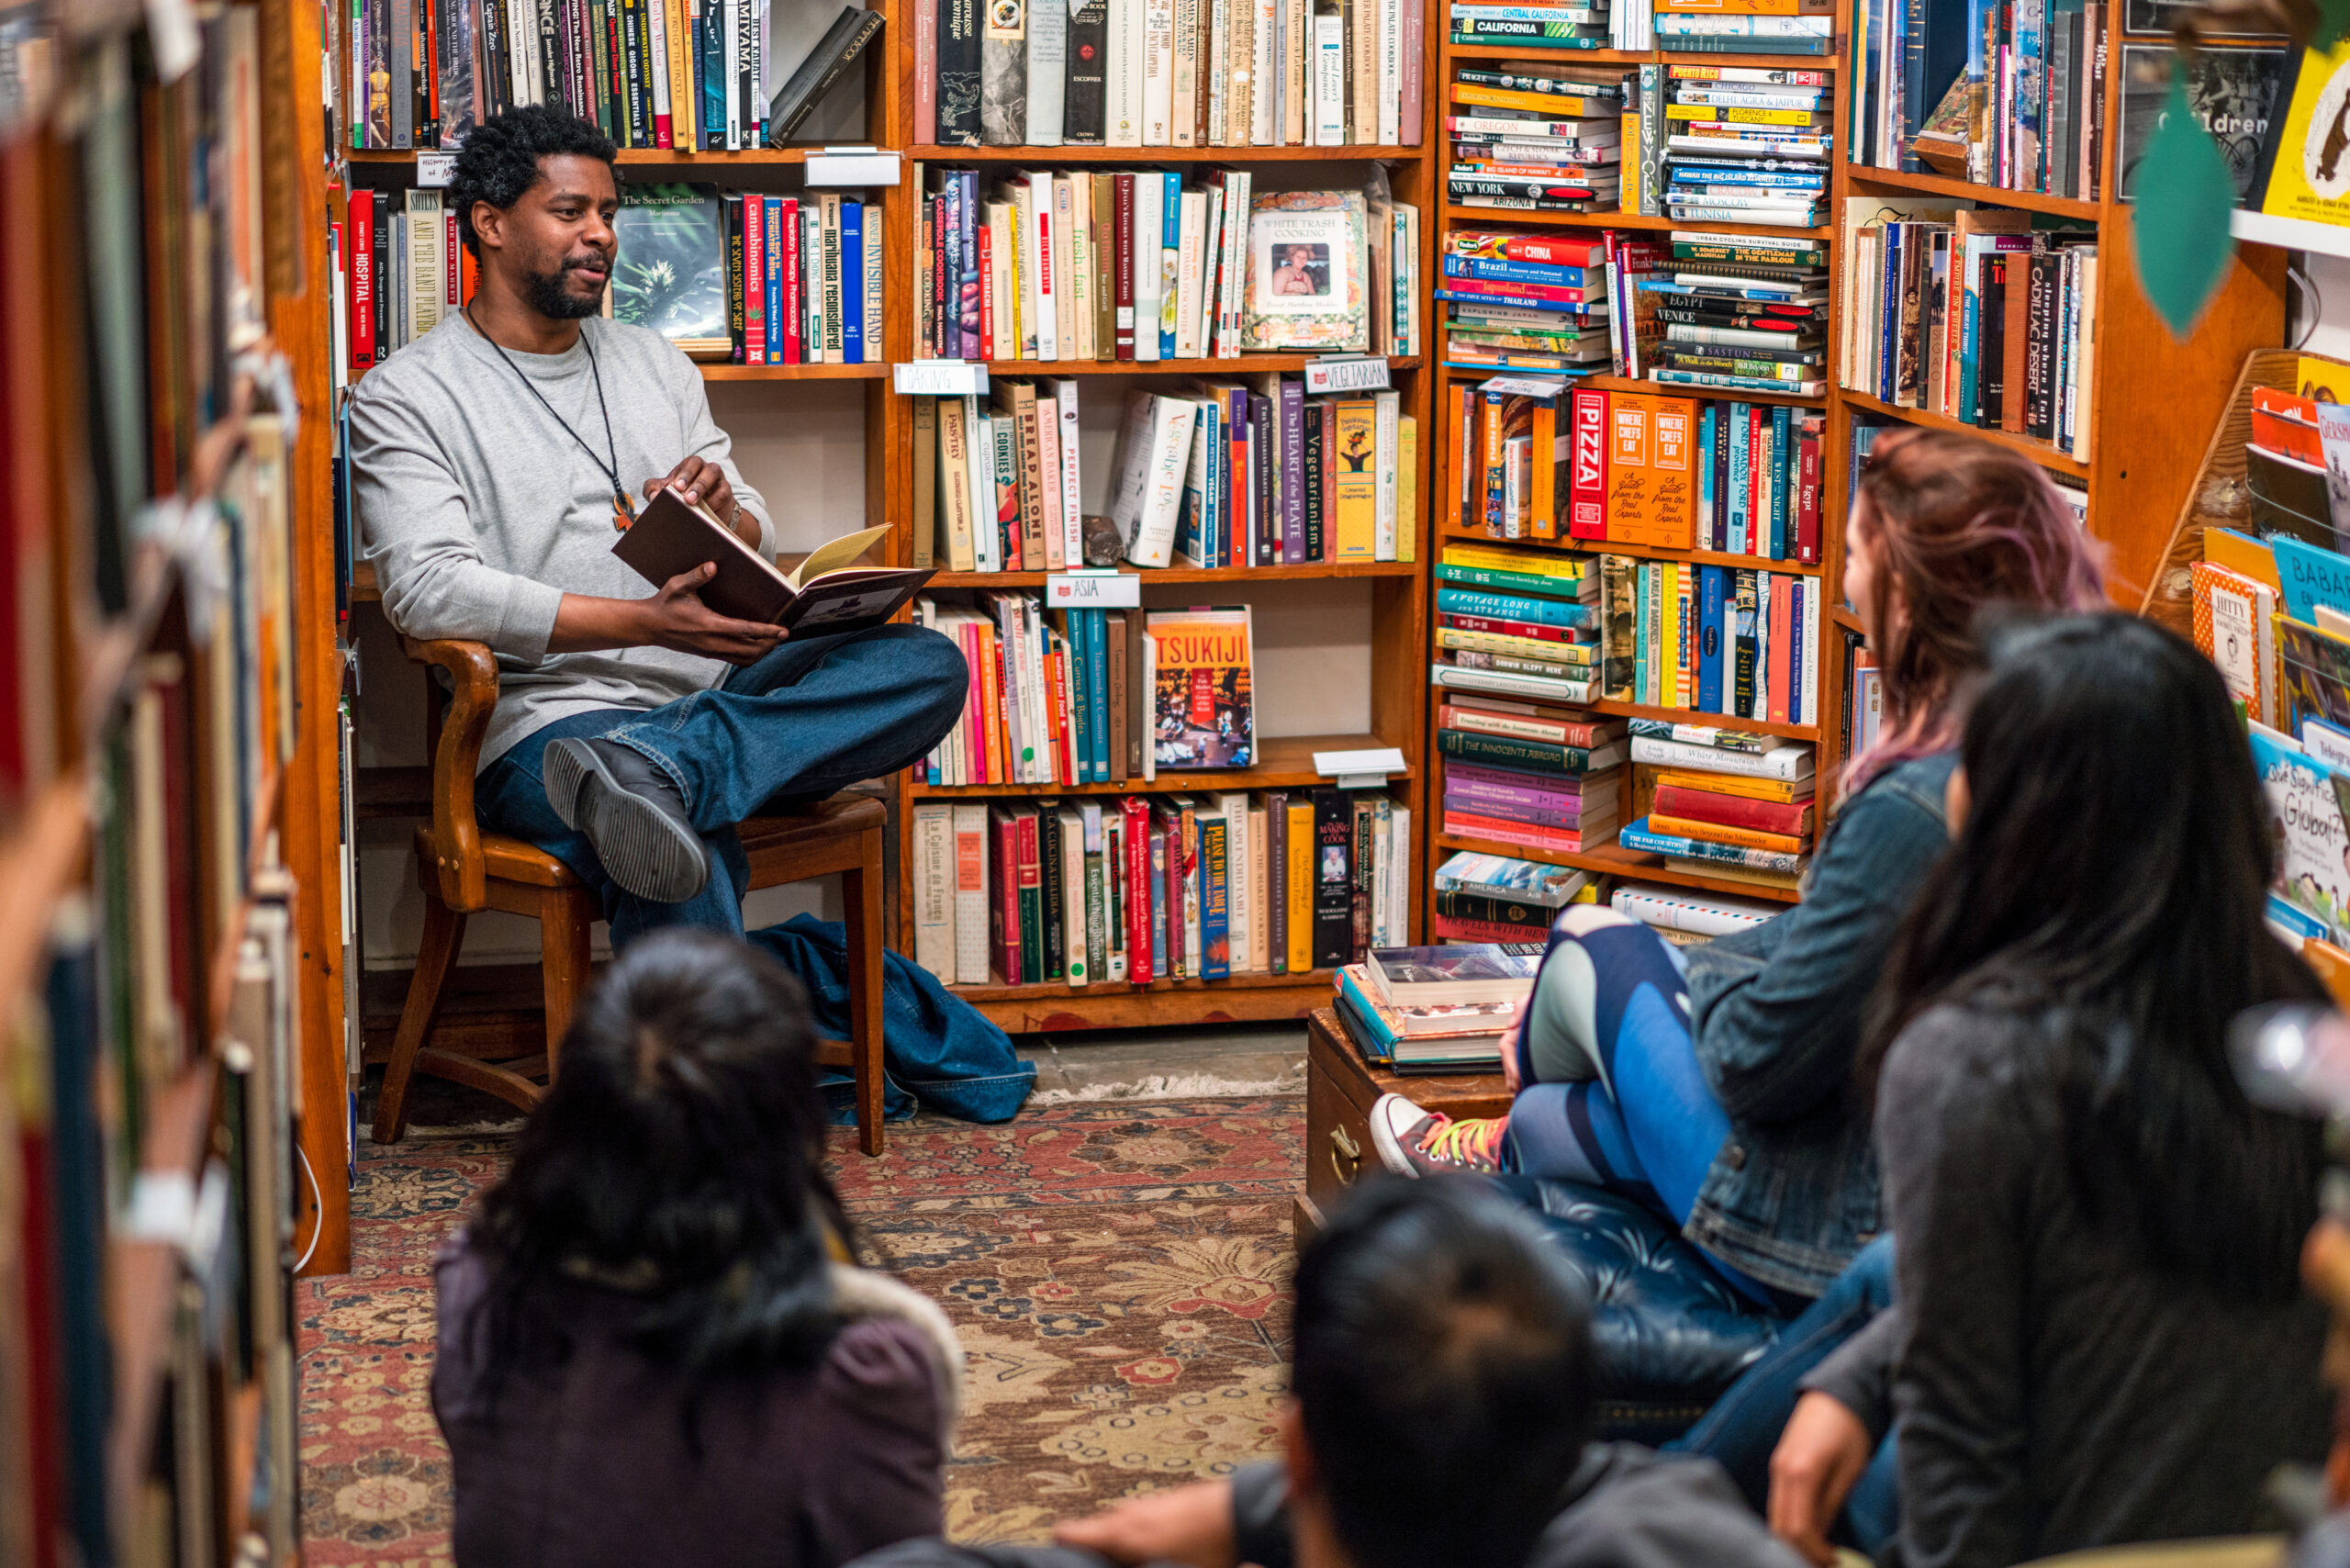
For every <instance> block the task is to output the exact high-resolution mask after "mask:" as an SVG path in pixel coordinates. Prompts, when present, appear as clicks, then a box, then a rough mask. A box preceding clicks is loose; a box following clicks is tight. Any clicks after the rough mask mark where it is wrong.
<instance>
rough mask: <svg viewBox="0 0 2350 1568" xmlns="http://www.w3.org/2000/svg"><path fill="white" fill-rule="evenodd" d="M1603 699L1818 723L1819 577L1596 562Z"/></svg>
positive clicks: (1823, 613) (1823, 616) (1622, 560)
mask: <svg viewBox="0 0 2350 1568" xmlns="http://www.w3.org/2000/svg"><path fill="white" fill-rule="evenodd" d="M1600 561H1601V566H1600V581H1601V588H1600V599H1601V609H1602V612H1603V614H1604V615H1605V617H1606V628H1607V632H1606V640H1605V641H1604V643H1603V644H1602V648H1601V658H1600V694H1601V695H1603V696H1605V697H1607V698H1608V699H1610V700H1615V701H1621V702H1641V703H1646V704H1648V705H1649V706H1651V707H1654V708H1676V709H1682V710H1685V711H1690V712H1695V713H1718V714H1720V715H1722V716H1723V717H1725V718H1732V719H1759V720H1761V721H1762V722H1765V723H1772V724H1816V723H1818V722H1819V690H1818V686H1819V680H1818V669H1819V639H1820V627H1821V625H1822V624H1823V623H1824V622H1826V621H1827V619H1828V610H1829V606H1828V604H1827V603H1826V599H1827V597H1828V590H1827V589H1826V588H1824V587H1823V586H1822V584H1821V581H1820V579H1819V578H1818V577H1807V576H1803V575H1801V574H1798V573H1793V572H1769V571H1757V570H1751V569H1748V568H1746V567H1729V566H1691V565H1690V564H1688V563H1687V562H1684V561H1644V560H1638V559H1634V558H1631V557H1628V556H1622V555H1605V556H1602V557H1601V558H1600Z"/></svg>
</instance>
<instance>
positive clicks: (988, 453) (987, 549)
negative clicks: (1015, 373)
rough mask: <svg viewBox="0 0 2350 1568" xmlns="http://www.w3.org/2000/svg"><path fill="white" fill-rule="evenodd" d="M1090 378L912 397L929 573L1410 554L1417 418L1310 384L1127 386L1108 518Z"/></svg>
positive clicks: (1400, 557) (1392, 403) (917, 534)
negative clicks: (1085, 412)
mask: <svg viewBox="0 0 2350 1568" xmlns="http://www.w3.org/2000/svg"><path fill="white" fill-rule="evenodd" d="M1082 385H1083V384H1082V382H1081V381H1080V380H1078V379H1076V378H1071V377H1063V378H1058V379H1054V380H1047V381H1042V382H1028V381H1013V380H1004V379H994V380H991V382H990V394H989V399H988V401H986V402H985V403H982V402H981V400H980V399H979V398H977V397H968V398H920V399H917V400H916V403H915V406H914V449H915V460H914V494H915V515H914V539H915V549H916V560H917V564H918V565H932V564H943V565H944V566H946V568H947V569H948V570H950V571H957V572H1005V571H1039V570H1042V571H1063V570H1074V569H1077V568H1080V567H1083V566H1113V565H1115V564H1116V563H1118V562H1119V561H1121V560H1123V561H1125V563H1126V564H1128V565H1130V566H1142V567H1160V566H1173V565H1176V564H1178V563H1181V564H1182V565H1184V566H1302V565H1308V564H1312V563H1316V562H1337V561H1410V560H1413V559H1416V552H1417V549H1418V545H1417V534H1418V525H1417V521H1416V505H1417V487H1416V484H1415V483H1414V476H1415V475H1416V473H1417V472H1418V465H1419V458H1418V443H1419V422H1418V420H1416V419H1413V418H1411V417H1408V416H1406V415H1404V414H1403V413H1402V411H1401V410H1402V400H1401V398H1400V397H1399V396H1398V395H1397V394H1395V393H1393V392H1378V393H1373V394H1371V396H1369V397H1363V398H1348V397H1338V396H1331V397H1315V398H1309V397H1306V396H1305V395H1304V380H1303V378H1302V377H1299V376H1293V375H1288V376H1285V375H1280V374H1279V373H1277V372H1276V373H1267V374H1265V375H1259V376H1256V377H1252V378H1251V379H1250V380H1249V381H1248V382H1247V383H1237V382H1236V383H1225V382H1214V381H1201V382H1197V383H1194V384H1193V385H1192V386H1191V387H1190V389H1189V390H1186V391H1177V392H1145V391H1141V390H1135V391H1131V392H1129V393H1128V395H1127V399H1126V417H1125V424H1124V426H1123V428H1122V430H1121V431H1120V434H1119V437H1118V441H1117V444H1116V447H1115V448H1114V450H1113V457H1112V463H1113V475H1114V476H1115V477H1114V481H1113V498H1112V502H1111V508H1110V511H1109V513H1108V514H1107V515H1106V516H1102V515H1092V514H1088V513H1086V512H1084V511H1083V510H1082V497H1083V495H1084V493H1085V491H1084V476H1083V462H1082V453H1081V446H1082V442H1081V440H1080V426H1079V397H1080V386H1082Z"/></svg>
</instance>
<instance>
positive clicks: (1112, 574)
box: [1045, 567, 1142, 610]
mask: <svg viewBox="0 0 2350 1568" xmlns="http://www.w3.org/2000/svg"><path fill="white" fill-rule="evenodd" d="M1045 602H1046V604H1047V605H1048V606H1050V607H1051V608H1053V609H1055V610H1139V609H1141V608H1142V577H1141V576H1140V575H1139V574H1137V573H1134V572H1119V571H1113V570H1110V569H1109V568H1107V567H1104V568H1102V569H1101V570H1098V571H1079V572H1054V573H1051V574H1049V575H1048V576H1047V577H1046V578H1045Z"/></svg>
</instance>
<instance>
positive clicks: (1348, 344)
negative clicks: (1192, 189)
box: [1240, 191, 1371, 353]
mask: <svg viewBox="0 0 2350 1568" xmlns="http://www.w3.org/2000/svg"><path fill="white" fill-rule="evenodd" d="M1364 222H1365V208H1364V203H1363V196H1362V193H1361V192H1360V191H1281V192H1277V193H1275V194H1272V195H1269V196H1259V197H1257V198H1256V200H1255V201H1254V202H1253V203H1252V204H1251V207H1250V212H1249V218H1248V269H1247V284H1246V286H1245V290H1244V293H1245V297H1246V300H1247V306H1246V308H1245V309H1244V310H1243V312H1242V315H1241V322H1240V346H1241V348H1242V349H1244V350H1259V349H1313V350H1316V351H1319V352H1321V353H1365V352H1367V351H1368V350H1369V349H1370V347H1371V305H1370V295H1369V293H1368V285H1369V280H1368V278H1367V277H1366V275H1365V274H1366V271H1367V268H1366V264H1365V263H1366V253H1365V251H1364V248H1363V233H1364Z"/></svg>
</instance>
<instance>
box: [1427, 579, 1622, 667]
mask: <svg viewBox="0 0 2350 1568" xmlns="http://www.w3.org/2000/svg"><path fill="white" fill-rule="evenodd" d="M1436 577H1437V584H1438V587H1437V605H1436V610H1437V616H1436V622H1437V623H1436V644H1437V662H1436V664H1435V666H1434V667H1433V668H1432V669H1431V671H1430V675H1429V683H1430V684H1431V685H1433V686H1435V687H1438V689H1440V690H1441V691H1442V692H1443V694H1444V695H1445V696H1446V697H1447V698H1448V699H1449V697H1450V695H1451V694H1452V693H1453V692H1456V691H1473V692H1478V693H1481V694H1484V695H1490V696H1500V697H1527V698H1535V699H1550V700H1560V701H1567V702H1577V703H1580V702H1587V701H1589V700H1591V699H1592V697H1593V696H1594V695H1595V692H1594V691H1593V689H1592V687H1593V682H1594V680H1595V678H1596V675H1597V666H1598V662H1599V643H1600V633H1601V629H1602V622H1601V619H1600V615H1601V607H1600V602H1599V573H1598V572H1597V571H1596V569H1595V562H1594V560H1593V558H1592V557H1590V556H1585V555H1567V554H1558V553H1556V552H1550V551H1529V550H1504V549H1500V548H1497V547H1494V546H1491V545H1484V544H1467V543H1449V544H1447V545H1446V546H1445V547H1444V553H1443V554H1442V556H1440V557H1439V558H1438V564H1437V568H1436Z"/></svg>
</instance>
